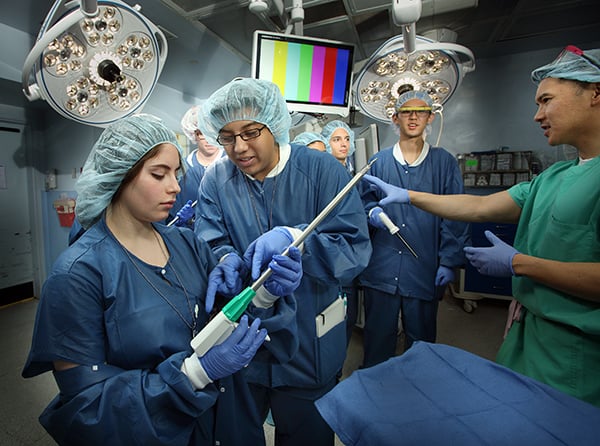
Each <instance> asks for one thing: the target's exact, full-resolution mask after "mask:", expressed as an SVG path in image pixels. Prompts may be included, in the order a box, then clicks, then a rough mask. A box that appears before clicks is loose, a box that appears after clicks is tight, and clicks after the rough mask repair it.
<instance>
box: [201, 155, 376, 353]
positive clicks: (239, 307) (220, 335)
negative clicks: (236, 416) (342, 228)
mask: <svg viewBox="0 0 600 446" xmlns="http://www.w3.org/2000/svg"><path fill="white" fill-rule="evenodd" d="M375 161H376V159H374V160H373V161H371V162H370V163H368V164H367V165H366V166H364V167H363V168H362V169H361V170H360V171H358V172H357V173H356V175H354V177H352V179H351V180H350V182H349V183H348V184H346V186H344V188H343V189H342V190H340V191H339V192H338V194H337V195H336V196H335V197H334V198H333V200H331V202H330V203H329V204H328V205H327V206H325V208H324V209H323V210H322V211H321V212H320V213H319V215H317V216H316V217H315V218H314V220H313V221H312V222H311V223H310V224H309V225H308V226H307V227H306V229H304V231H302V234H300V236H299V237H298V238H297V239H296V240H294V242H293V243H292V244H291V245H290V246H295V247H298V246H300V245H301V244H302V243H303V242H304V240H305V239H306V237H308V235H309V234H310V233H311V232H312V231H313V230H314V229H315V228H316V227H317V225H319V223H321V222H322V221H323V220H324V219H325V217H327V216H328V215H329V213H330V212H331V211H332V210H333V208H334V207H336V206H337V205H338V204H339V203H340V202H341V201H342V200H343V199H344V197H345V196H346V195H347V194H348V192H349V191H350V189H352V187H354V185H355V184H356V183H358V181H360V179H361V178H362V177H363V175H364V174H366V173H367V171H368V170H369V169H370V168H371V166H372V165H373V163H374V162H375ZM289 249H290V248H289V247H288V248H286V249H285V251H284V252H283V253H282V255H287V254H288V252H289ZM271 273H272V271H271V268H267V269H266V271H265V272H263V273H262V274H261V275H260V277H259V278H258V279H256V281H255V282H254V283H253V284H252V285H251V286H249V287H248V288H246V289H245V290H243V291H242V292H241V293H240V294H238V295H237V296H235V297H234V298H233V299H231V300H230V301H229V302H228V303H227V305H225V306H224V307H223V309H222V310H221V311H219V313H218V314H217V315H216V316H215V317H214V318H213V319H212V320H211V321H210V322H209V323H208V324H207V325H206V327H204V328H203V329H202V330H201V331H200V333H198V334H197V335H196V336H195V337H194V338H193V339H192V341H191V342H190V345H191V346H192V348H193V349H194V351H195V352H196V354H197V355H198V356H202V355H204V354H205V353H206V352H207V351H208V350H209V349H210V348H211V347H212V346H214V345H218V344H220V343H221V342H223V341H224V340H225V339H227V337H228V336H229V335H230V334H231V333H232V332H233V330H234V329H235V327H236V321H237V320H238V319H239V318H240V316H241V315H242V313H243V312H244V311H245V310H246V308H247V307H248V305H249V304H250V302H251V301H252V298H253V297H254V296H255V295H256V291H257V290H258V289H259V288H260V287H261V286H262V284H263V283H264V282H265V281H266V280H267V279H268V278H269V276H270V275H271Z"/></svg>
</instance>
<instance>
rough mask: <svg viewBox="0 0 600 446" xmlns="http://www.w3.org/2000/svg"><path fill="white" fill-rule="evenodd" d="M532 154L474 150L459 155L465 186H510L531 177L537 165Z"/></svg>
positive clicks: (527, 152) (526, 152) (529, 152)
mask: <svg viewBox="0 0 600 446" xmlns="http://www.w3.org/2000/svg"><path fill="white" fill-rule="evenodd" d="M531 154H532V152H531V151H519V152H506V151H489V152H472V153H461V154H459V155H457V160H458V164H459V166H460V170H461V172H462V176H463V181H464V183H465V187H495V188H498V187H499V188H509V187H511V186H514V185H515V184H517V183H520V182H522V181H529V180H530V179H531V175H532V168H533V167H535V166H532V160H531ZM533 170H535V169H533Z"/></svg>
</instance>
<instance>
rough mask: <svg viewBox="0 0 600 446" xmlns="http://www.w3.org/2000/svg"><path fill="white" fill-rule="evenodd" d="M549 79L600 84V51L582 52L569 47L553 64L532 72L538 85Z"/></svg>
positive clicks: (532, 77) (532, 78)
mask: <svg viewBox="0 0 600 446" xmlns="http://www.w3.org/2000/svg"><path fill="white" fill-rule="evenodd" d="M547 77H552V78H556V79H568V80H573V81H581V82H600V49H594V50H588V51H582V50H580V49H579V48H577V47H574V46H571V45H569V46H567V47H566V48H565V49H564V50H563V51H562V52H561V53H560V54H559V55H558V57H557V58H556V59H554V60H553V61H552V62H550V63H549V64H547V65H544V66H542V67H539V68H536V69H535V70H533V71H532V72H531V80H533V82H535V83H536V84H537V83H539V82H540V81H541V80H542V79H546V78H547Z"/></svg>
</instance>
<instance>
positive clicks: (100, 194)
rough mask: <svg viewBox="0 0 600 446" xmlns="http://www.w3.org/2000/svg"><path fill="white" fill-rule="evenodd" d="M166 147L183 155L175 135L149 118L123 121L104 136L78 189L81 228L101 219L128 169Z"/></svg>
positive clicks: (143, 117) (88, 161) (148, 116)
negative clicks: (153, 150) (151, 153)
mask: <svg viewBox="0 0 600 446" xmlns="http://www.w3.org/2000/svg"><path fill="white" fill-rule="evenodd" d="M163 143H169V144H173V145H174V146H175V147H177V150H179V154H180V155H181V154H182V150H181V147H179V144H178V143H177V139H176V137H175V133H174V132H172V131H171V130H170V129H168V128H167V127H166V126H165V125H164V124H163V122H162V121H161V120H160V119H159V118H157V117H155V116H152V115H147V114H140V115H134V116H129V117H126V118H123V119H121V120H119V121H116V122H115V123H113V124H112V125H110V126H109V127H107V128H106V129H105V130H104V131H103V132H102V134H101V135H100V138H98V141H96V143H95V144H94V147H92V150H91V151H90V154H89V155H88V158H87V160H86V162H85V164H84V166H83V172H82V173H81V176H80V177H79V180H78V181H77V184H76V185H75V190H76V191H77V205H76V213H77V219H78V220H79V223H81V226H83V227H84V228H85V229H88V228H89V227H90V226H92V225H93V224H94V223H95V222H96V221H97V220H98V219H99V218H100V216H101V215H102V212H104V210H105V209H106V208H107V207H108V205H109V204H110V202H111V200H112V197H113V195H114V194H115V192H116V191H117V190H118V189H119V186H120V185H121V182H122V181H123V178H125V175H126V174H127V172H128V171H129V169H131V168H132V167H133V166H134V165H135V164H136V163H137V162H138V161H139V160H140V159H141V158H142V157H143V156H144V155H145V154H146V153H148V152H149V151H150V150H151V149H153V148H154V147H156V146H157V145H159V144H163Z"/></svg>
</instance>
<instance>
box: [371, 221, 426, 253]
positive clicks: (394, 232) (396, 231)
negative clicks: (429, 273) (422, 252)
mask: <svg viewBox="0 0 600 446" xmlns="http://www.w3.org/2000/svg"><path fill="white" fill-rule="evenodd" d="M379 218H380V220H381V222H382V223H383V224H384V225H385V227H386V228H387V229H388V231H390V234H392V235H395V236H396V237H398V238H399V239H400V241H401V242H402V243H403V244H404V246H406V248H407V249H408V250H409V251H410V253H411V254H412V255H413V256H414V257H415V259H418V258H419V256H418V255H417V253H416V252H415V250H414V249H412V247H411V246H410V245H409V244H408V242H407V241H406V239H405V238H404V237H402V235H401V234H400V228H398V226H396V225H395V224H394V222H393V221H392V220H390V217H388V215H387V214H386V213H385V212H383V211H381V212H380V213H379Z"/></svg>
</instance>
